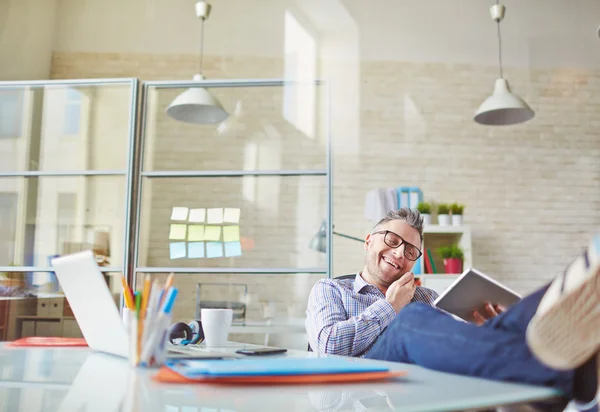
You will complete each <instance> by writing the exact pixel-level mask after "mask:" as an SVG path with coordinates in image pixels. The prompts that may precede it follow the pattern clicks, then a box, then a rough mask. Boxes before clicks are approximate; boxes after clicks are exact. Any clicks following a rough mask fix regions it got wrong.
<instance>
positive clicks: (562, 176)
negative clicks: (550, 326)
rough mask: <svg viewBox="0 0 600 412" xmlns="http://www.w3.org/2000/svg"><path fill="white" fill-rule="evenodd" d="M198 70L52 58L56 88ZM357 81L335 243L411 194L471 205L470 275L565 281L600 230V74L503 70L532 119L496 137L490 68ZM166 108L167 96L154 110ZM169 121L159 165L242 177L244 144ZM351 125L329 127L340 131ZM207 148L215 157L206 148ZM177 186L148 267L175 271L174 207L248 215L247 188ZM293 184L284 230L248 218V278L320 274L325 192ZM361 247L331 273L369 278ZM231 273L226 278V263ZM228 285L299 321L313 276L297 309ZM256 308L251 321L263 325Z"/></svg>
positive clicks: (387, 74)
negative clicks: (251, 244)
mask: <svg viewBox="0 0 600 412" xmlns="http://www.w3.org/2000/svg"><path fill="white" fill-rule="evenodd" d="M196 60H197V59H196V57H195V56H186V55H126V54H114V53H113V54H111V53H103V54H95V53H57V52H55V53H54V55H53V64H52V76H53V78H77V77H80V78H81V77H87V78H89V77H122V76H133V77H139V78H141V79H143V80H146V79H152V80H157V79H186V78H190V77H191V75H192V74H193V73H194V72H195V65H196ZM205 66H206V67H207V69H206V76H207V77H208V78H222V77H227V78H236V77H239V78H256V77H262V78H272V77H279V76H281V73H282V72H283V70H282V67H283V64H282V61H281V60H277V59H260V58H231V59H226V58H220V59H211V58H210V57H208V58H205ZM360 72H361V75H360V108H359V112H358V113H356V115H357V116H358V117H359V119H360V134H359V136H360V137H359V144H358V145H357V146H356V147H355V148H351V149H349V150H344V151H342V150H340V151H335V152H334V222H335V226H336V230H337V231H339V232H342V233H346V234H350V235H354V236H359V237H361V236H363V235H364V234H366V233H367V231H368V230H369V228H370V225H371V223H370V222H366V221H365V219H364V217H363V216H364V196H365V194H366V192H367V191H369V190H371V189H373V188H377V187H395V186H401V185H416V186H419V187H420V188H421V189H422V190H423V192H424V195H425V199H426V200H428V201H433V202H453V201H458V202H460V203H464V204H465V205H466V208H465V223H466V224H469V225H471V227H472V232H473V259H474V263H475V266H476V267H478V268H480V269H481V270H483V271H485V272H487V273H489V274H491V275H493V276H495V277H497V278H498V279H499V280H501V281H503V282H506V284H508V285H509V286H511V287H513V288H515V289H516V290H518V291H520V292H523V293H526V292H529V291H531V290H532V289H534V288H536V287H538V286H540V285H541V284H542V283H543V282H545V281H547V280H549V279H550V278H551V277H552V276H554V275H556V274H558V273H559V272H561V271H562V270H563V268H564V267H565V265H566V264H567V263H568V261H569V260H570V259H571V258H572V257H573V256H574V254H576V253H578V251H579V250H580V249H581V247H582V246H583V245H584V244H585V242H586V241H587V239H588V236H589V234H590V233H592V232H593V231H594V230H597V229H598V228H599V227H600V190H599V189H600V161H599V158H600V130H599V126H600V120H598V119H599V118H598V113H599V112H600V98H598V96H600V72H599V71H597V70H596V71H588V70H569V69H561V70H558V69H557V70H516V69H511V68H507V69H506V70H505V75H506V77H507V78H508V79H509V81H510V83H511V86H512V88H513V90H514V91H515V93H517V94H519V95H521V96H522V97H523V98H525V100H527V101H528V102H529V103H530V105H531V106H532V108H533V109H534V110H535V111H536V112H537V114H536V117H535V118H534V119H533V120H532V121H530V122H528V123H526V124H523V125H518V126H511V127H497V128H491V127H483V126H480V125H477V124H475V123H474V122H473V121H472V120H471V119H472V115H473V112H474V111H475V109H476V108H477V107H478V105H479V104H480V103H481V102H482V101H483V100H484V99H485V98H486V97H487V95H488V94H489V93H491V91H492V87H493V82H494V80H495V76H496V69H495V68H490V67H481V66H472V65H464V64H463V65H455V64H434V63H427V64H425V63H410V62H389V61H379V62H364V63H362V64H361V66H360ZM330 80H331V81H332V87H344V85H343V84H336V78H335V76H334V77H333V78H332V79H330ZM270 93H276V92H270ZM259 95H260V96H261V97H260V99H254V101H253V103H255V104H256V106H257V107H260V108H261V109H260V110H263V113H275V110H276V108H277V106H276V105H274V102H279V99H278V98H277V97H273V95H272V94H269V93H263V94H260V93H259ZM334 96H335V94H334ZM170 97H171V96H169V95H168V94H167V93H166V92H165V93H164V96H163V94H162V92H161V95H160V98H159V101H162V100H163V98H164V101H168V99H169V98H170ZM234 99H235V96H231V95H230V94H229V92H227V93H225V92H224V93H223V100H224V103H226V106H227V107H228V108H231V109H232V108H233V105H232V104H233V103H234ZM259 103H260V104H259ZM344 104H345V101H343V100H333V101H332V105H344ZM345 113H348V111H345ZM162 119H163V120H161V118H157V121H156V129H155V130H156V132H155V133H156V136H158V138H157V139H156V140H155V142H154V144H155V148H154V152H153V153H154V163H153V164H154V165H155V166H157V165H160V166H161V167H163V168H167V169H172V170H173V169H179V170H182V169H190V168H201V167H204V166H209V167H210V168H221V167H220V166H222V168H223V169H234V168H236V167H238V166H239V165H240V158H241V154H242V153H243V146H242V144H243V143H244V142H245V139H243V138H241V139H240V138H239V137H238V138H236V139H234V140H233V142H234V143H231V141H232V140H228V141H226V142H224V141H223V140H222V139H221V140H218V139H214V138H213V139H214V140H212V142H210V140H209V139H210V137H207V136H204V135H202V132H198V130H201V129H200V128H194V127H188V126H185V125H177V124H175V123H174V122H170V123H166V122H167V120H166V119H164V118H162ZM345 121H347V119H345V118H335V117H334V118H333V119H332V122H333V123H334V124H341V123H344V122H345ZM167 137H168V138H167ZM206 140H209V142H210V143H211V145H208V144H205V142H206ZM289 140H290V142H291V141H293V139H289ZM334 140H335V141H334V143H335V145H334V146H335V147H338V148H339V147H344V136H342V135H337V136H334ZM284 142H285V144H282V145H281V147H282V149H281V154H280V155H278V156H279V159H280V160H281V162H283V163H286V164H287V163H288V162H289V164H291V166H299V165H311V166H314V165H317V164H319V162H320V161H321V159H322V155H323V152H322V150H321V149H322V148H321V146H320V140H319V139H317V141H316V142H314V143H311V142H309V143H306V141H304V142H305V143H303V144H302V145H293V144H291V143H289V142H288V140H284ZM268 144H269V145H271V146H267V143H266V142H264V143H263V142H262V141H261V142H260V143H259V147H273V145H274V144H275V142H273V141H269V142H268ZM290 154H294V155H295V156H297V157H294V156H290ZM232 159H233V161H232ZM221 162H222V163H221ZM311 179H312V178H311ZM173 182H174V181H168V180H161V181H157V182H156V183H153V189H152V193H151V194H150V195H149V196H151V199H152V212H151V220H150V224H151V226H150V230H149V234H148V241H149V243H148V245H149V250H148V262H149V263H151V264H162V263H163V262H166V261H167V260H168V259H166V255H165V251H166V247H167V244H166V243H167V241H166V239H165V234H166V232H165V224H166V223H165V219H166V218H167V214H168V213H169V210H168V208H170V207H171V206H174V205H175V204H174V203H186V204H181V205H182V206H188V205H192V203H194V204H196V203H197V204H198V207H202V206H201V205H200V203H207V202H225V203H226V202H233V203H235V202H238V203H239V202H242V200H241V191H240V188H239V181H238V180H235V181H232V182H231V183H225V184H223V181H220V182H219V184H218V185H217V183H216V182H215V180H214V179H211V180H202V181H201V180H198V179H188V180H184V181H181V183H178V184H175V183H173ZM297 182H298V180H296V179H294V178H285V179H282V180H281V181H279V182H277V183H278V184H279V192H278V191H275V192H272V194H271V195H270V197H268V200H269V201H270V202H269V204H270V208H269V209H266V210H269V211H271V212H272V211H275V212H276V214H275V225H271V226H269V225H268V224H267V223H266V222H272V219H273V215H272V214H271V212H266V211H265V210H263V209H261V208H259V207H256V208H255V209H252V210H251V211H249V212H248V213H247V215H248V216H251V217H252V219H253V220H254V221H253V222H249V221H248V222H246V223H244V225H247V226H244V227H243V229H242V230H248V231H251V232H252V236H254V237H255V241H256V245H257V247H256V250H255V251H253V252H252V254H250V253H248V255H247V256H244V257H243V260H242V261H241V262H243V265H244V266H250V265H252V266H257V265H261V266H270V265H283V264H286V265H287V264H288V263H289V262H292V263H293V262H297V261H298V259H296V260H294V256H295V254H298V255H301V256H302V259H307V261H308V262H309V263H310V265H312V264H313V263H315V262H317V263H320V262H323V261H322V256H320V257H319V256H315V255H314V254H312V255H311V253H312V252H310V251H306V250H303V248H302V247H300V243H302V242H299V241H297V236H303V237H305V238H308V236H309V234H310V233H312V231H314V230H316V229H317V228H318V225H319V223H320V219H321V216H323V217H324V212H325V209H324V208H321V210H318V211H316V212H315V211H311V209H310V208H309V206H308V205H309V203H311V202H312V199H304V198H300V197H298V196H297V194H298V193H300V191H301V190H305V189H306V187H307V185H310V186H315V187H318V189H316V193H318V194H317V195H316V196H317V200H318V201H319V202H321V201H322V200H323V199H324V198H323V196H324V194H323V193H322V188H320V186H318V185H317V184H316V183H310V184H308V183H302V187H301V188H300V187H299V183H297ZM311 182H312V180H311ZM270 184H271V183H269V185H270ZM146 201H148V200H146ZM215 204H216V203H215ZM178 205H179V204H178ZM226 206H227V205H226ZM233 207H235V206H233ZM307 214H309V215H308V216H307ZM243 216H244V214H243ZM308 222H314V223H311V224H309V223H308ZM265 227H270V228H271V229H272V230H269V231H266V230H264V228H265ZM289 230H296V233H295V234H294V236H289ZM259 245H260V246H259ZM272 248H275V250H276V252H273V250H272ZM360 248H361V246H360V245H359V244H358V243H357V242H353V241H350V240H347V239H342V238H336V239H335V241H334V265H335V274H342V273H348V272H354V271H356V270H359V269H360V268H361V266H362V256H363V254H362V253H360V251H361V249H360ZM311 259H313V260H311ZM215 262H217V260H215ZM265 262H268V264H267V263H265ZM207 264H210V266H213V264H214V266H217V263H213V262H207ZM219 264H220V263H219ZM222 264H223V265H225V266H226V265H229V264H230V261H226V260H224V261H223V262H222ZM236 266H237V264H236ZM307 266H308V265H307ZM204 278H207V279H211V281H214V279H215V276H210V275H206V276H205V275H202V276H200V275H189V276H180V277H179V278H178V282H182V285H184V284H185V289H186V291H187V292H186V293H188V292H189V294H191V293H192V291H193V290H195V284H196V283H197V282H198V281H200V280H202V279H204ZM229 278H235V280H236V282H237V281H239V280H240V279H243V280H244V282H245V283H246V282H247V283H250V284H252V285H257V290H260V293H264V294H263V295H261V296H262V297H261V298H259V299H258V300H259V301H260V299H268V300H271V299H273V300H275V301H276V302H278V303H277V304H278V305H281V306H280V307H281V308H282V310H283V308H285V307H293V308H294V313H300V312H301V310H300V309H299V307H302V305H303V304H304V303H305V297H306V295H305V293H306V292H307V291H308V290H309V289H310V285H312V282H314V280H316V279H317V278H318V276H309V277H306V278H302V279H303V280H305V282H303V283H302V287H301V288H299V290H300V291H301V292H302V293H300V294H298V293H297V292H295V294H294V296H293V297H291V296H292V295H290V294H289V293H288V292H287V291H290V290H294V291H297V290H298V287H297V286H298V282H299V281H298V279H299V278H298V276H282V275H278V276H240V275H237V276H235V277H234V276H233V275H231V277H226V276H219V280H222V279H223V280H225V279H229ZM307 279H308V282H306V280H307ZM266 285H268V286H269V287H266ZM271 289H272V292H270V290H271ZM253 293H254V292H253ZM257 293H258V292H257ZM271 293H272V294H271ZM186 296H187V295H186ZM190 299H191V295H190V297H186V298H184V299H182V301H181V302H180V304H179V305H178V308H177V310H178V311H181V312H177V313H180V314H181V316H183V317H186V315H184V313H185V314H187V313H190V314H191V312H190V311H191V310H192V309H193V302H192V300H190ZM185 302H187V303H185ZM259 306H260V305H258V306H255V308H254V309H252V313H256V314H257V316H259V315H258V313H259V309H258V308H259ZM188 316H189V315H188Z"/></svg>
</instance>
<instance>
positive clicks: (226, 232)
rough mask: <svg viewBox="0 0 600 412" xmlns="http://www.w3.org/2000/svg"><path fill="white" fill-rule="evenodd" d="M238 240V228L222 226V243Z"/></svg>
mask: <svg viewBox="0 0 600 412" xmlns="http://www.w3.org/2000/svg"><path fill="white" fill-rule="evenodd" d="M239 240H240V227H239V226H223V241H225V242H237V241H239Z"/></svg>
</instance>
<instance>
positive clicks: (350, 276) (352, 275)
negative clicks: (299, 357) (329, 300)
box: [307, 273, 356, 352]
mask: <svg viewBox="0 0 600 412" xmlns="http://www.w3.org/2000/svg"><path fill="white" fill-rule="evenodd" d="M355 277H356V273H353V274H351V275H340V276H336V277H334V278H333V280H344V279H354V278H355ZM307 350H308V351H309V352H312V348H311V347H310V343H309V344H308V349H307Z"/></svg>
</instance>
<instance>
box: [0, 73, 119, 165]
mask: <svg viewBox="0 0 600 412" xmlns="http://www.w3.org/2000/svg"><path fill="white" fill-rule="evenodd" d="M130 106H131V86H130V85H129V84H125V83H124V84H110V85H103V84H98V85H93V86H77V85H70V86H61V85H51V86H43V85H41V86H27V87H18V88H15V87H14V86H12V87H6V86H2V84H1V83H0V172H21V171H30V170H31V171H34V170H46V171H61V170H68V171H75V170H123V171H124V170H125V169H126V168H127V158H128V152H129V128H130V122H131V119H130Z"/></svg>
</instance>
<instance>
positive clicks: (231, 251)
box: [225, 242, 242, 257]
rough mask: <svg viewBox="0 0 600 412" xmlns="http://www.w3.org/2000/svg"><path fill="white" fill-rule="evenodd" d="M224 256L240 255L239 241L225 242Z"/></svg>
mask: <svg viewBox="0 0 600 412" xmlns="http://www.w3.org/2000/svg"><path fill="white" fill-rule="evenodd" d="M225 256H227V257H233V256H242V244H241V243H240V242H225Z"/></svg>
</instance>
